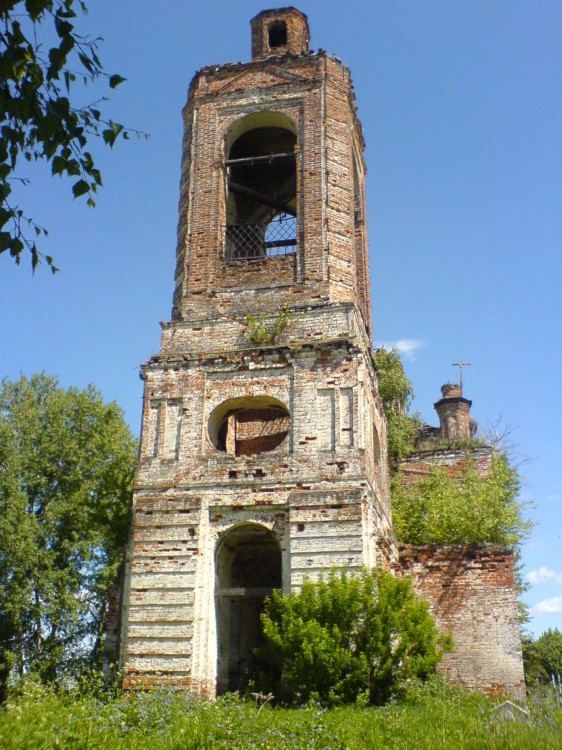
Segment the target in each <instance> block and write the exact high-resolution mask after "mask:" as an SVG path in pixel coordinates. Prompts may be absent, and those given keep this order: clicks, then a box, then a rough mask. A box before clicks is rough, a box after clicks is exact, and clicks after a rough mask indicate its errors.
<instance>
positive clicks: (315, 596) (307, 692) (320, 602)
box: [257, 569, 451, 706]
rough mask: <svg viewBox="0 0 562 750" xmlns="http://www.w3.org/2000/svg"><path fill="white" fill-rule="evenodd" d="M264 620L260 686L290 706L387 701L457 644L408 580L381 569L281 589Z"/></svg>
mask: <svg viewBox="0 0 562 750" xmlns="http://www.w3.org/2000/svg"><path fill="white" fill-rule="evenodd" d="M262 622H263V630H264V636H265V645H264V646H263V647H261V648H260V649H258V650H257V654H258V657H259V658H260V659H261V660H263V661H264V662H265V664H266V665H267V666H266V669H265V670H264V673H263V674H262V677H261V679H260V687H261V688H262V689H263V690H267V691H272V692H273V694H274V695H275V696H276V697H277V698H279V699H281V700H283V701H287V702H289V703H302V702H307V701H309V700H318V701H320V702H321V703H323V704H325V705H331V706H333V705H341V704H345V703H356V702H358V703H361V704H363V705H372V704H380V703H384V702H385V701H387V700H388V699H389V698H390V697H391V696H392V695H395V694H396V693H398V692H399V691H400V690H401V689H402V688H403V687H404V685H405V684H406V683H407V681H408V680H409V679H411V678H416V677H426V676H427V675H429V674H430V673H431V672H433V670H434V669H435V666H436V665H437V664H438V662H439V661H440V659H441V657H442V655H443V653H444V652H445V651H446V650H448V649H449V648H450V647H451V640H450V638H449V637H448V636H444V635H440V634H439V633H438V632H437V629H436V626H435V623H434V620H433V618H432V617H431V615H430V614H429V610H428V606H427V604H426V603H425V602H423V601H421V600H420V599H419V598H418V597H417V596H416V595H415V594H414V592H413V590H412V586H411V582H410V580H409V579H404V578H394V577H393V576H392V575H391V574H390V573H387V572H385V571H383V570H380V569H377V570H374V571H372V572H369V571H366V570H364V571H362V572H361V573H360V574H358V575H349V574H348V573H346V572H345V571H343V570H342V571H332V572H331V573H330V575H329V577H328V578H327V580H320V581H317V582H312V581H305V583H304V584H303V586H302V588H301V590H300V591H298V592H294V593H290V594H283V593H282V592H281V591H275V592H274V593H273V595H272V597H271V598H269V599H268V600H267V601H266V606H265V611H264V614H263V615H262ZM273 675H279V677H275V676H273Z"/></svg>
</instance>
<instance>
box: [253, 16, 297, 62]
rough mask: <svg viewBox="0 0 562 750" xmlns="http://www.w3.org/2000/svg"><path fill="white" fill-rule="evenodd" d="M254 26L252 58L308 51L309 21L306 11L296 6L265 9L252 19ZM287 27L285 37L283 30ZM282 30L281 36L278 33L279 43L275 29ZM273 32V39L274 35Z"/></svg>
mask: <svg viewBox="0 0 562 750" xmlns="http://www.w3.org/2000/svg"><path fill="white" fill-rule="evenodd" d="M251 26H252V60H256V59H260V58H266V57H270V56H272V55H283V54H286V53H287V52H289V53H291V54H299V53H301V52H308V42H309V40H310V32H309V30H308V21H307V18H306V16H305V15H304V13H301V12H300V10H297V9H296V8H278V9H277V10H264V11H262V12H261V13H258V15H257V16H255V18H252V20H251ZM283 28H284V29H285V39H284V40H283V38H282V31H283ZM276 30H278V32H279V31H281V37H280V36H279V33H278V34H277V40H278V42H281V43H278V44H276V45H275V46H272V45H271V44H270V42H271V41H275V39H276V35H275V31H276ZM272 32H273V39H272V38H271V37H272Z"/></svg>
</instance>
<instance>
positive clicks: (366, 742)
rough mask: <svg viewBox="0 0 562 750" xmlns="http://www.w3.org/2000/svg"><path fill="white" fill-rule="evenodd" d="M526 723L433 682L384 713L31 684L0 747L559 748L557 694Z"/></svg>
mask: <svg viewBox="0 0 562 750" xmlns="http://www.w3.org/2000/svg"><path fill="white" fill-rule="evenodd" d="M527 708H528V710H529V712H530V714H531V721H530V723H529V724H521V723H519V722H517V723H510V722H498V721H497V720H495V719H494V718H493V714H492V709H493V705H492V704H490V703H489V702H488V701H487V700H486V699H484V698H482V697H478V696H472V695H468V694H467V693H465V692H464V691H461V690H456V689H452V688H449V687H446V686H444V685H443V684H442V683H439V682H435V683H433V684H430V685H429V686H425V687H423V688H417V689H415V690H412V691H411V692H410V694H409V695H408V696H407V697H406V698H405V699H403V700H401V701H400V702H396V703H392V704H390V705H388V706H385V707H383V708H361V707H358V706H349V707H346V708H339V709H333V710H330V711H325V710H323V709H322V708H320V707H319V706H307V707H304V708H300V709H282V708H273V707H271V706H270V705H265V706H263V707H262V708H261V710H260V708H259V706H256V705H255V704H254V703H253V702H245V701H242V700H240V699H238V698H235V697H232V696H227V697H225V698H222V699H220V700H218V701H215V702H209V701H202V700H198V699H193V698H191V699H190V698H187V699H186V697H185V696H183V695H179V694H174V693H173V692H169V691H154V692H151V693H149V694H144V695H136V696H129V697H111V698H109V697H107V696H105V697H96V696H95V695H92V694H82V695H76V694H75V693H70V694H69V693H66V694H61V693H58V694H57V693H56V692H53V691H48V690H46V689H44V688H37V687H34V686H29V687H28V688H26V690H24V691H23V692H22V694H21V695H20V696H18V697H17V698H14V699H12V700H11V702H10V703H9V705H8V706H7V708H6V709H4V710H1V711H0V748H2V750H16V748H17V750H55V748H64V750H70V749H71V748H72V750H74V749H76V750H78V749H80V750H82V749H83V750H102V749H103V750H113V749H114V748H115V750H116V749H117V748H119V750H129V749H130V750H133V749H134V750H145V748H146V750H148V749H149V748H150V750H164V748H165V749H166V750H176V749H177V750H180V749H181V750H195V749H196V748H197V749H198V750H199V749H201V748H205V750H206V749H207V748H210V749H213V748H217V749H218V748H225V749H227V748H228V750H232V749H233V748H241V749H243V750H246V749H250V748H259V749H260V750H316V749H318V750H320V749H321V750H367V749H368V750H375V749H376V748H384V749H385V750H406V749H407V750H412V749H413V748H415V749H416V750H425V749H426V748H427V750H429V749H430V748H431V750H436V749H441V748H451V750H453V748H454V750H458V749H459V748H467V750H487V749H488V748H490V749H492V748H493V749H496V748H498V749H500V750H503V749H504V748H505V750H519V749H521V750H526V749H527V748H529V749H532V750H561V748H562V695H561V694H560V692H555V691H553V690H547V691H544V693H542V694H535V695H534V696H533V697H532V698H531V699H530V700H529V702H528V705H527Z"/></svg>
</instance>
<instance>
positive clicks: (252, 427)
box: [208, 396, 291, 456]
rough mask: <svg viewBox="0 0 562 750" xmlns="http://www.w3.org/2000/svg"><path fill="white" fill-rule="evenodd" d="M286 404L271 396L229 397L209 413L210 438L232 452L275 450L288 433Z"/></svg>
mask: <svg viewBox="0 0 562 750" xmlns="http://www.w3.org/2000/svg"><path fill="white" fill-rule="evenodd" d="M290 426H291V417H290V415H289V411H288V410H287V407H286V406H285V405H284V404H283V403H282V402H281V401H279V400H278V399H275V398H272V397H270V396H248V397H241V398H232V399H229V400H228V401H224V402H223V403H222V404H219V406H217V407H216V408H215V409H213V411H212V412H211V414H210V416H209V421H208V433H209V439H210V441H211V443H212V444H213V446H214V447H215V448H217V450H220V451H224V452H225V453H228V454H229V455H231V456H253V455H258V454H259V453H265V452H268V451H272V450H275V448H277V447H278V446H280V445H281V443H282V442H283V441H284V440H285V438H286V437H287V435H288V434H289V429H290Z"/></svg>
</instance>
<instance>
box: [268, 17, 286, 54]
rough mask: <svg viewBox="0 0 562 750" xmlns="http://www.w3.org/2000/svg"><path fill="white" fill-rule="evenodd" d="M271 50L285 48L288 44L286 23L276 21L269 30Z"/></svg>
mask: <svg viewBox="0 0 562 750" xmlns="http://www.w3.org/2000/svg"><path fill="white" fill-rule="evenodd" d="M268 37H269V49H275V48H276V47H283V46H284V45H286V44H287V24H286V23H285V21H274V22H273V23H272V24H270V26H269V28H268Z"/></svg>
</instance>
